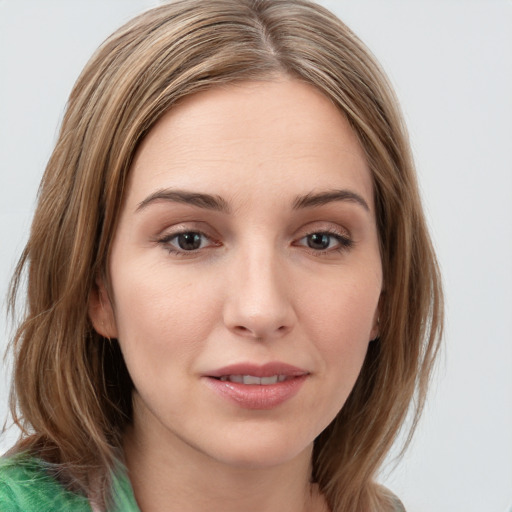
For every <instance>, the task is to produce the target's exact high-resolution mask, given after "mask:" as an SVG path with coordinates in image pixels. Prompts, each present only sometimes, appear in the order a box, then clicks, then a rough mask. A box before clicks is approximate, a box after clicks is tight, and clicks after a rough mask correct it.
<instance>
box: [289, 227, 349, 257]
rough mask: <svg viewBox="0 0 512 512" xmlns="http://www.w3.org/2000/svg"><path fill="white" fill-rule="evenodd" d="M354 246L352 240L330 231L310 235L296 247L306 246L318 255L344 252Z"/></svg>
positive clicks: (299, 241)
mask: <svg viewBox="0 0 512 512" xmlns="http://www.w3.org/2000/svg"><path fill="white" fill-rule="evenodd" d="M352 244H353V242H352V240H350V238H348V237H347V236H345V235H341V234H339V233H331V232H328V231H319V232H315V233H310V234H308V235H306V236H304V237H302V238H301V239H300V240H298V241H297V243H296V245H301V246H306V247H308V248H309V249H312V250H313V251H314V252H318V253H325V252H330V251H343V250H345V249H348V248H350V247H351V246H352Z"/></svg>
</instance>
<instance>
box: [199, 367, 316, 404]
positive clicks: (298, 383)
mask: <svg viewBox="0 0 512 512" xmlns="http://www.w3.org/2000/svg"><path fill="white" fill-rule="evenodd" d="M306 378H307V375H301V376H299V377H293V378H292V379H289V380H285V381H284V382H277V383H276V384H267V385H264V386H263V385H258V384H240V383H238V382H229V381H221V380H219V379H214V378H212V377H206V382H207V384H208V385H209V386H210V388H212V389H213V390H214V391H215V392H217V393H218V394H219V395H221V396H223V397H224V398H227V399H228V400H230V401H231V402H234V403H235V404H236V405H238V406H239V407H242V408H243V409H260V410H265V409H273V408H275V407H278V406H279V405H281V404H282V403H284V402H286V401H287V400H290V398H292V397H293V396H295V395H296V394H297V393H298V392H299V390H300V388H301V387H302V384H304V382H305V380H306Z"/></svg>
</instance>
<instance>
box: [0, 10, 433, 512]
mask: <svg viewBox="0 0 512 512" xmlns="http://www.w3.org/2000/svg"><path fill="white" fill-rule="evenodd" d="M25 269H26V270H27V271H28V289H27V298H28V302H27V303H28V311H27V315H26V318H25V320H24V322H23V323H22V324H21V325H20V326H19V329H18V331H17V333H16V337H15V339H14V342H13V347H14V350H15V359H16V360H15V373H14V393H13V400H12V404H11V410H12V414H13V416H14V419H15V422H16V423H17V424H18V425H19V426H20V427H21V428H22V429H23V432H24V435H23V437H22V439H21V440H20V441H19V442H18V443H17V445H16V446H15V447H14V448H13V449H12V450H11V452H10V454H9V455H8V456H7V457H6V458H5V459H4V461H3V462H2V469H1V471H0V504H2V506H4V508H5V507H11V508H10V509H11V510H12V509H14V510H25V511H26V510H41V509H44V508H45V507H46V508H48V509H51V510H91V507H92V509H93V510H123V511H128V510H138V509H140V510H142V511H144V512H147V511H151V510H169V509H177V510H178V509H179V510H190V511H193V510H204V509H210V510H217V509H218V510H267V511H273V510H280V511H286V510H290V511H291V510H293V511H297V510H308V511H324V510H330V511H332V512H334V511H361V510H368V511H388V510H389V511H391V510H401V505H400V504H399V501H398V500H397V499H396V498H395V497H394V496H393V495H392V494H391V493H390V492H389V491H387V490H386V489H384V488H382V487H380V486H378V485H377V484H376V483H375V481H374V478H375V475H376V472H377V470H378V468H379V466H380V464H381V463H382V461H383V459H384V457H385V455H386V453H387V452H388V450H389V448H390V446H391V444H392V442H393V440H394V439H395V437H396V434H397V432H398V430H399V428H400V426H401V425H402V423H403V421H404V418H405V415H406V413H407V411H408V408H409V405H410V403H411V401H412V399H413V397H416V401H415V404H416V409H415V416H414V418H415V420H416V421H417V419H418V417H419V414H420V412H421V409H422V405H423V403H424V398H425V393H426V387H427V383H428V379H429V375H430V371H431V368H432V365H433V363H434V359H435V355H436V352H437V348H438V339H439V336H440V332H441V324H442V298H441V288H440V280H439V275H438V270H437V265H436V260H435V256H434V253H433V250H432V247H431V243H430V240H429V236H428V233H427V230H426V226H425V221H424V217H423V213H422V209H421V203H420V199H419V196H418V190H417V184H416V178H415V174H414V170H413V164H412V161H411V157H410V152H409V146H408V143H407V138H406V134H405V130H404V128H403V124H402V121H401V117H400V114H399V111H398V108H397V106H396V101H395V98H394V96H393V94H392V92H391V90H390V88H389V86H388V85H387V82H386V80H385V77H384V75H383V73H382V71H381V70H380V69H379V67H378V66H377V64H376V63H375V62H374V60H373V58H372V57H371V56H370V54H369V53H368V51H367V50H366V49H365V48H364V46H363V45H362V43H361V42H360V41H359V40H358V39H357V38H356V37H355V36H354V35H353V34H352V33H351V32H350V31H349V30H348V29H347V27H346V26H345V25H343V24H342V23H341V22H340V21H339V20H338V19H336V18H335V17H334V16H333V15H332V14H330V13H329V12H328V11H326V10H325V9H323V8H321V7H319V6H317V5H315V4H311V3H308V2H304V1H290V0H274V1H256V0H243V1H239V0H216V1H206V2H205V1H204V0H182V1H178V2H175V3H171V4H169V5H164V6H162V7H159V8H156V9H153V10H151V11H148V12H147V13H145V14H143V15H141V16H139V17H137V18H135V19H134V20H132V21H131V22H130V23H128V24H127V25H125V26H124V27H122V28H121V29H119V30H118V31H117V32H116V33H115V34H114V35H113V36H111V37H110V38H109V39H108V40H107V41H106V42H105V43H104V44H103V45H102V47H101V48H100V49H99V50H98V52H97V53H96V54H95V55H94V56H93V57H92V59H91V61H90V62H89V63H88V65H87V66H86V68H85V69H84V71H83V73H82V75H81V76H80V77H79V79H78V81H77V84H76V85H75V88H74V89H73V91H72V93H71V96H70V100H69V104H68V108H67V112H66V114H65V117H64V120H63V124H62V128H61V132H60V136H59V139H58V141H57V145H56V148H55V150H54V153H53V155H52V157H51V159H50V161H49V163H48V167H47V170H46V173H45V175H44V178H43V182H42V185H41V190H40V196H39V203H38V207H37V210H36V214H35V217H34V222H33V226H32V231H31V235H30V239H29V242H28V244H27V247H26V249H25V251H24V254H23V256H22V258H21V260H20V263H19V265H18V268H17V271H16V275H15V278H14V280H13V287H12V295H11V297H12V302H11V304H12V307H14V306H15V304H14V302H15V297H16V295H17V292H18V288H19V283H20V279H21V277H22V273H23V272H24V270H25Z"/></svg>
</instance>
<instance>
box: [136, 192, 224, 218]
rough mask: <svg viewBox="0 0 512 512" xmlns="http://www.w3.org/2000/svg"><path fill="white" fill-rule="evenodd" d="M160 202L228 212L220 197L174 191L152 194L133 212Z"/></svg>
mask: <svg viewBox="0 0 512 512" xmlns="http://www.w3.org/2000/svg"><path fill="white" fill-rule="evenodd" d="M161 201H168V202H173V203H184V204H189V205H192V206H197V207H198V208H205V209H206V210H214V211H218V212H223V213H229V212H230V207H229V205H228V203H227V202H226V201H225V200H224V199H223V198H222V197H220V196H217V195H211V194H202V193H200V192H189V191H187V190H176V189H172V190H171V189H160V190H157V191H156V192H153V193H152V194H150V195H149V196H148V197H146V199H144V200H143V201H141V202H140V203H139V204H138V205H137V208H136V210H135V211H137V212H139V211H141V210H144V209H145V208H147V207H148V206H149V205H150V204H153V203H156V202H161Z"/></svg>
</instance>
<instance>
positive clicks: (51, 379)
mask: <svg viewBox="0 0 512 512" xmlns="http://www.w3.org/2000/svg"><path fill="white" fill-rule="evenodd" d="M283 73H284V74H287V75H289V76H292V77H295V78H296V79H299V80H303V81H305V82H308V83H310V84H312V85H314V86H315V87H316V88H317V89H318V90H320V91H322V92H323V94H325V95H326V96H327V97H329V98H330V99H331V101H332V102H333V103H334V104H335V105H336V106H337V107H338V108H339V109H340V112H342V113H343V115H345V116H346V118H347V119H348V121H349V122H350V124H351V126H352V128H353V130H354V132H355V133H356V134H357V136H358V138H359V141H360V143H361V146H362V147H363V149H364V151H365V154H366V157H367V160H368V163H369V166H370V169H371V173H372V177H373V184H374V191H375V198H376V218H377V223H378V231H379V240H380V247H381V255H382V265H383V272H384V291H383V294H382V297H381V303H380V325H379V328H380V337H379V339H377V340H374V341H373V342H372V343H371V344H370V347H369V350H368V354H367V357H366V360H365V362H364V365H363V368H362V371H361V374H360V376H359V378H358V380H357V382H356V385H355V387H354V389H353V391H352V393H351V395H350V396H349V398H348V400H347V402H346V404H345V405H344V407H343V408H342V410H341V411H340V412H339V414H338V415H337V417H336V418H335V419H334V421H333V422H332V423H331V425H329V427H328V428H327V429H326V430H325V431H324V432H322V433H321V434H320V435H319V437H318V438H317V439H316V441H315V446H314V454H313V479H314V480H315V481H316V482H318V484H319V486H320V489H321V491H322V492H323V493H324V495H325V497H326V499H327V501H328V503H329V505H330V507H331V509H332V510H333V512H334V511H343V512H349V511H361V510H367V511H377V510H379V511H385V510H388V509H390V505H389V496H388V495H387V493H386V491H385V490H384V489H383V488H381V487H379V486H377V485H376V484H375V482H374V478H375V475H376V472H377V470H378V468H379V467H380V465H381V464H382V462H383V460H384V457H385V456H386V454H387V452H388V451H389V448H390V446H391V444H392V443H393V441H394V439H395V437H396V436H397V433H398V431H399V429H400V426H401V425H402V423H403V422H404V419H405V417H406V414H407V412H408V411H409V409H410V406H411V404H413V411H412V413H413V422H412V426H413V428H414V427H415V425H416V423H417V420H418V418H419V415H420V413H421V410H422V408H423V405H424V401H425V394H426V390H427V384H428V381H429V376H430V374H431V370H432V367H433V363H434V360H435V356H436V353H437V351H438V345H439V339H440V335H441V330H442V291H441V284H440V278H439V271H438V266H437V263H436V258H435V255H434V251H433V249H432V244H431V242H430V238H429V235H428V231H427V228H426V224H425V219H424V215H423V211H422V207H421V202H420V198H419V194H418V186H417V182H416V176H415V172H414V167H413V162H412V158H411V154H410V149H409V143H408V140H407V134H406V131H405V128H404V125H403V122H402V117H401V115H400V112H399V109H398V107H397V102H396V99H395V96H394V94H393V92H392V90H391V88H390V86H389V85H388V82H387V80H386V78H385V75H384V73H383V72H382V70H381V69H380V67H379V66H378V64H377V63H376V62H375V60H374V58H373V57H372V55H371V54H370V53H369V51H368V50H367V49H366V48H365V47H364V45H363V44H362V43H361V42H360V41H359V39H358V38H357V37H356V36H355V35H354V34H353V33H352V32H351V31H350V30H349V29H348V28H347V27H346V26H345V25H344V24H343V23H342V22H341V21H340V20H338V19H337V18H336V17H335V16H334V15H333V14H331V13H330V12H329V11H327V10H326V9H324V8H322V7H320V6H318V5H316V4H313V3H309V2H307V1H305V0H211V1H210V0H180V1H177V2H174V3H170V4H167V5H163V6H161V7H158V8H155V9H152V10H150V11H148V12H146V13H144V14H142V15H140V16H138V17H137V18H135V19H133V20H132V21H130V22H129V23H127V24H126V25H124V26H123V27H121V28H120V29H119V30H118V31H116V32H115V33H114V34H113V35H112V36H111V37H110V38H109V39H107V40H106V41H105V43H104V44H103V45H102V46H101V47H100V48H99V50H98V51H97V52H96V53H95V54H94V55H93V57H92V58H91V60H90V62H89V63H88V64H87V66H86V67H85V69H84V70H83V72H82V74H81V75H80V77H79V79H78V81H77V83H76V85H75V87H74V89H73V91H72V93H71V96H70V98H69V102H68V106H67V110H66V113H65V116H64V119H63V122H62V127H61V130H60V135H59V138H58V141H57V144H56V147H55V150H54V152H53V154H52V156H51V158H50V160H49V162H48V166H47V168H46V172H45V174H44V177H43V180H42V183H41V188H40V191H39V199H38V206H37V210H36V213H35V216H34V220H33V224H32V229H31V234H30V238H29V241H28V243H27V246H26V248H25V250H24V252H23V254H22V256H21V259H20V261H19V263H18V266H17V269H16V272H15V275H14V278H13V281H12V286H11V295H10V305H11V308H12V310H13V311H14V309H15V308H16V303H17V300H16V299H17V296H18V295H19V294H20V290H21V286H20V283H21V282H22V280H23V276H24V275H25V271H26V272H27V291H26V297H27V303H26V308H27V309H26V314H25V317H24V319H23V321H22V323H21V324H20V325H19V327H18V329H17V332H16V334H15V337H14V339H13V341H12V348H13V351H14V357H15V366H14V383H13V388H12V394H11V413H12V415H13V418H14V421H15V423H16V424H17V425H18V426H19V427H21V429H22V431H23V436H22V438H21V440H20V441H19V443H18V444H17V445H16V447H15V451H29V452H32V453H34V454H36V455H37V456H39V457H41V458H43V459H44V460H46V461H47V462H49V463H51V464H54V465H55V466H54V467H56V468H58V474H59V478H61V480H62V481H63V482H64V483H65V484H66V485H67V486H68V487H69V488H71V489H74V490H75V491H78V492H81V493H84V494H89V495H90V494H91V492H93V488H94V489H95V490H94V493H93V494H96V495H99V496H100V502H104V501H105V499H108V496H109V482H110V476H109V475H110V471H111V470H112V468H113V467H114V466H115V464H116V461H117V460H119V459H121V460H122V454H121V449H120V447H121V439H122V434H123V431H124V429H125V426H126V425H127V424H128V423H129V422H130V421H131V415H132V410H131V392H132V384H131V380H130V377H129V375H128V372H127V370H126V366H125V364H124V361H123V359H122V356H121V353H120V351H119V347H118V344H117V342H116V340H106V339H104V338H102V337H101V336H100V335H98V334H97V333H96V332H95V331H94V329H93V328H92V325H91V323H90V321H89V318H88V314H87V311H88V302H89V297H90V294H91V291H92V290H93V287H94V286H95V278H96V277H97V276H98V275H102V274H104V273H105V272H106V268H107V265H106V263H107V259H108V255H109V247H110V242H111V240H112V238H113V234H114V231H115V228H116V222H117V217H118V213H119V210H120V205H121V203H122V200H123V193H124V188H125V183H126V180H127V174H128V171H129V169H130V165H131V162H132V159H133V156H134V153H135V151H136V149H137V147H138V146H139V144H140V142H141V140H142V139H143V138H144V136H145V135H146V134H147V133H148V131H149V130H150V129H151V128H152V126H153V125H154V124H155V123H156V122H157V121H158V119H159V118H160V117H161V116H162V115H163V114H164V113H165V112H167V111H168V110H169V109H172V106H173V105H174V104H175V103H176V102H177V101H178V100H179V99H180V98H183V97H185V96H188V95H190V94H193V93H195V92H198V91H201V90H205V89H208V88H211V87H215V86H217V85H219V84H226V83H232V82H236V81H247V80H262V79H272V76H274V75H276V74H283ZM107 278H108V276H107ZM411 431H412V430H411Z"/></svg>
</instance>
